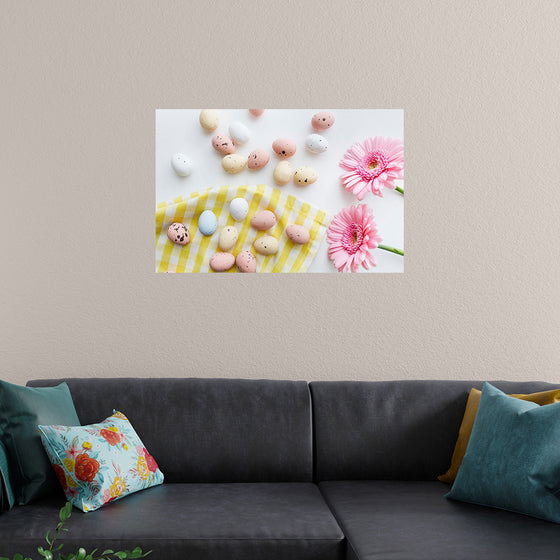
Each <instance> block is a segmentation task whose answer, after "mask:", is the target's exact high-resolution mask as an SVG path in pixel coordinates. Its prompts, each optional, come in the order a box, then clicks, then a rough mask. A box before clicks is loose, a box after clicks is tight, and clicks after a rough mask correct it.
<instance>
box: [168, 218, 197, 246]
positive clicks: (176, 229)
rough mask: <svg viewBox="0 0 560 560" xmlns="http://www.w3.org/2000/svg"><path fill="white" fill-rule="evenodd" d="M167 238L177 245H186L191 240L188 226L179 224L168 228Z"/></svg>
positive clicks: (173, 224) (175, 223)
mask: <svg viewBox="0 0 560 560" xmlns="http://www.w3.org/2000/svg"><path fill="white" fill-rule="evenodd" d="M167 237H169V239H170V240H171V241H173V243H175V244H177V245H186V244H187V243H188V242H189V241H190V240H191V234H190V233H189V230H188V228H187V226H186V225H185V224H180V223H177V222H174V223H172V224H171V225H170V226H169V227H168V228H167Z"/></svg>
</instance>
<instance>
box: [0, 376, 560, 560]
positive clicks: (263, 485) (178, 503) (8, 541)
mask: <svg viewBox="0 0 560 560" xmlns="http://www.w3.org/2000/svg"><path fill="white" fill-rule="evenodd" d="M61 381H63V380H62V379H57V380H35V381H30V382H29V383H28V384H29V385H31V386H35V387H37V386H50V385H56V384H58V383H59V382H61ZM64 381H66V382H67V383H68V386H69V387H70V391H71V393H72V397H73V399H74V403H75V406H76V411H77V413H78V417H79V418H80V421H81V423H82V424H89V423H95V422H98V421H100V420H102V419H104V418H105V417H107V416H109V415H110V414H111V413H112V411H113V409H117V410H120V411H122V412H124V413H125V414H126V415H127V416H128V418H129V419H130V420H131V422H132V424H133V426H134V427H135V429H136V431H137V432H138V434H139V435H140V437H141V438H142V440H143V442H144V444H145V445H146V447H147V448H148V450H149V451H150V452H151V454H152V455H153V456H154V457H155V458H156V460H157V461H158V464H159V466H160V468H161V470H162V471H163V473H164V474H165V483H164V484H163V485H162V486H158V487H155V488H151V489H148V490H145V491H142V492H139V493H137V494H133V495H131V496H128V497H126V498H124V499H122V500H118V501H115V502H113V503H111V504H109V505H107V506H105V507H103V508H101V509H100V510H98V511H94V512H90V513H87V514H83V513H81V512H79V511H78V510H76V509H74V511H73V514H72V517H71V518H70V521H69V522H68V528H69V530H70V531H69V533H68V534H67V537H65V542H66V543H67V544H66V545H65V548H66V549H67V551H70V550H71V549H72V543H74V544H77V545H80V546H85V547H87V548H94V547H105V545H107V546H109V545H111V547H117V548H123V549H125V548H128V549H130V548H132V547H134V546H141V547H142V548H143V549H145V550H148V549H152V550H153V553H152V555H151V558H153V559H154V560H175V559H177V560H179V559H181V560H203V559H204V560H237V559H239V560H241V559H243V560H257V559H259V560H260V559H262V560H276V559H279V560H284V559H285V560H308V559H309V560H345V559H348V560H357V559H359V560H373V559H384V560H385V559H387V560H419V559H430V560H450V559H465V560H467V559H468V560H471V559H472V558H482V559H484V558H488V559H502V558H503V559H506V558H507V559H508V560H511V559H514V558H519V559H533V558H539V559H540V560H542V559H549V558H550V559H552V558H554V559H556V558H557V557H558V550H560V527H558V525H556V524H553V523H548V522H545V521H539V520H537V519H533V518H530V517H527V516H523V515H518V514H515V513H510V512H506V511H501V510H496V509H491V508H484V507H480V506H473V505H469V504H463V503H458V502H451V501H448V500H446V499H445V498H444V494H445V493H446V492H447V491H448V490H449V487H448V486H447V485H445V484H442V483H440V482H438V481H436V480H435V479H436V476H437V475H439V474H441V473H443V472H445V470H446V469H447V467H448V466H449V461H450V458H451V454H452V451H453V446H454V444H455V440H456V438H457V432H458V429H459V425H460V422H461V419H462V416H463V412H464V408H465V404H466V400H467V396H468V392H469V390H470V388H471V387H473V386H475V387H479V388H480V387H481V385H482V384H481V383H480V382H474V383H473V382H468V381H390V382H314V383H310V384H309V385H308V384H307V383H305V382H302V381H299V382H298V381H268V380H267V381H263V380H261V381H252V380H251V381H250V380H228V379H189V378H184V379H140V378H138V379H132V378H127V379H125V378H118V379H64ZM494 384H495V385H496V386H497V387H499V388H501V389H503V390H504V391H506V392H516V393H520V392H534V391H541V390H547V389H551V388H554V386H553V385H550V384H547V383H538V382H531V383H513V382H494ZM64 501H65V499H64V496H63V494H62V493H60V494H59V495H56V496H52V497H49V498H48V499H44V500H42V501H39V502H37V503H34V504H31V505H28V506H22V507H16V508H15V509H13V510H12V511H10V512H6V513H4V514H3V515H2V516H0V556H2V555H4V556H8V555H12V554H14V553H15V552H21V553H23V554H29V555H31V554H33V553H34V551H35V550H36V547H37V545H39V544H43V538H44V534H45V532H46V531H47V530H49V529H51V530H52V528H53V526H54V524H56V519H57V512H58V509H59V508H60V507H61V505H63V503H64ZM35 556H36V554H35Z"/></svg>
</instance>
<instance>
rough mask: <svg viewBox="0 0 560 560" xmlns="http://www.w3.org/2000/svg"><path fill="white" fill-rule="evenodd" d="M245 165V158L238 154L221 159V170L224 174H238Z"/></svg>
mask: <svg viewBox="0 0 560 560" xmlns="http://www.w3.org/2000/svg"><path fill="white" fill-rule="evenodd" d="M246 165H247V158H244V157H243V156H240V155H239V154H229V155H227V156H224V157H223V159H222V168H223V170H224V171H225V172H226V173H239V172H240V171H243V169H245V166H246Z"/></svg>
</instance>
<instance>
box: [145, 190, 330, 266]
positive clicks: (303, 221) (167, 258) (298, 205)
mask: <svg viewBox="0 0 560 560" xmlns="http://www.w3.org/2000/svg"><path fill="white" fill-rule="evenodd" d="M238 197H241V198H244V199H245V200H246V201H247V202H248V203H249V213H248V214H247V217H246V218H245V220H244V221H243V222H242V223H241V222H238V223H236V222H235V221H234V219H233V218H232V217H231V215H230V213H229V203H230V202H231V201H232V200H233V199H234V198H238ZM204 210H211V211H212V212H214V214H215V215H216V218H217V219H218V229H217V230H216V232H215V233H214V234H213V235H212V236H208V237H206V236H204V235H202V234H201V233H200V232H199V231H198V217H199V216H200V214H201V213H202V212H203V211H204ZM261 210H270V211H272V212H274V214H275V215H276V218H277V219H278V223H277V224H276V226H275V227H274V228H272V229H271V230H269V231H266V232H265V231H257V230H256V229H254V228H252V227H251V218H252V217H253V216H254V215H255V214H256V213H257V212H260V211H261ZM173 222H181V223H184V224H185V225H186V226H187V227H188V228H189V231H190V234H191V242H190V243H189V244H188V245H183V246H181V245H176V244H174V243H172V242H171V241H170V240H169V239H168V238H167V228H168V227H169V226H170V225H171V224H172V223H173ZM329 222H330V216H328V215H327V214H326V213H325V212H323V211H322V210H320V209H319V208H317V207H315V206H313V205H312V204H309V203H307V202H303V201H302V200H299V199H298V198H296V197H295V196H293V195H288V194H286V193H284V192H282V191H280V190H279V189H274V188H272V187H267V186H265V185H256V186H255V185H254V186H248V185H244V186H241V187H228V186H224V187H214V188H211V189H208V190H205V191H202V192H194V193H192V194H190V195H188V196H185V197H178V198H176V199H175V200H173V202H169V203H165V202H161V203H159V204H158V205H157V209H156V272H167V271H169V272H213V271H212V270H211V269H210V266H209V264H208V263H209V261H210V257H211V256H212V255H213V254H214V253H217V252H218V251H220V249H219V247H218V237H219V234H220V231H221V229H222V228H223V227H225V226H232V225H234V226H236V228H237V230H238V231H239V239H238V240H237V244H236V245H235V247H234V248H233V250H232V251H231V252H232V253H233V254H234V255H235V256H237V254H238V253H239V252H240V251H243V250H251V251H252V252H253V254H255V255H256V257H257V272H306V271H307V269H308V268H309V266H310V265H311V263H312V262H313V258H314V257H315V255H316V253H317V249H318V248H319V245H321V242H322V241H323V238H324V237H325V234H326V230H327V226H328V224H329ZM291 224H297V225H303V226H305V227H306V228H307V229H308V230H309V233H310V236H311V237H310V239H309V241H308V242H307V243H306V244H305V245H296V244H294V243H292V242H291V241H290V240H289V239H288V237H287V236H286V232H285V229H286V226H288V225H291ZM264 235H272V236H273V237H276V238H277V239H278V241H279V245H280V247H279V250H278V253H276V254H275V255H268V256H263V255H259V254H258V253H256V252H255V250H254V249H253V243H254V241H255V239H258V238H259V237H263V236H264ZM236 270H237V269H236V268H235V267H234V268H232V269H231V270H229V271H228V272H235V271H236Z"/></svg>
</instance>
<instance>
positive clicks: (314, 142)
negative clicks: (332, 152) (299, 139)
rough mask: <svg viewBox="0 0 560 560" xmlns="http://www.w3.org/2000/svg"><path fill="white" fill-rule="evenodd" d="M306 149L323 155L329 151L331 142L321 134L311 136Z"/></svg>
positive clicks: (307, 139) (306, 143)
mask: <svg viewBox="0 0 560 560" xmlns="http://www.w3.org/2000/svg"><path fill="white" fill-rule="evenodd" d="M305 147H306V148H307V149H308V150H309V151H310V152H312V153H314V154H322V153H323V152H326V151H327V148H328V147H329V142H328V140H327V139H326V138H324V137H323V136H321V135H320V134H310V135H309V136H308V137H307V138H306V139H305Z"/></svg>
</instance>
